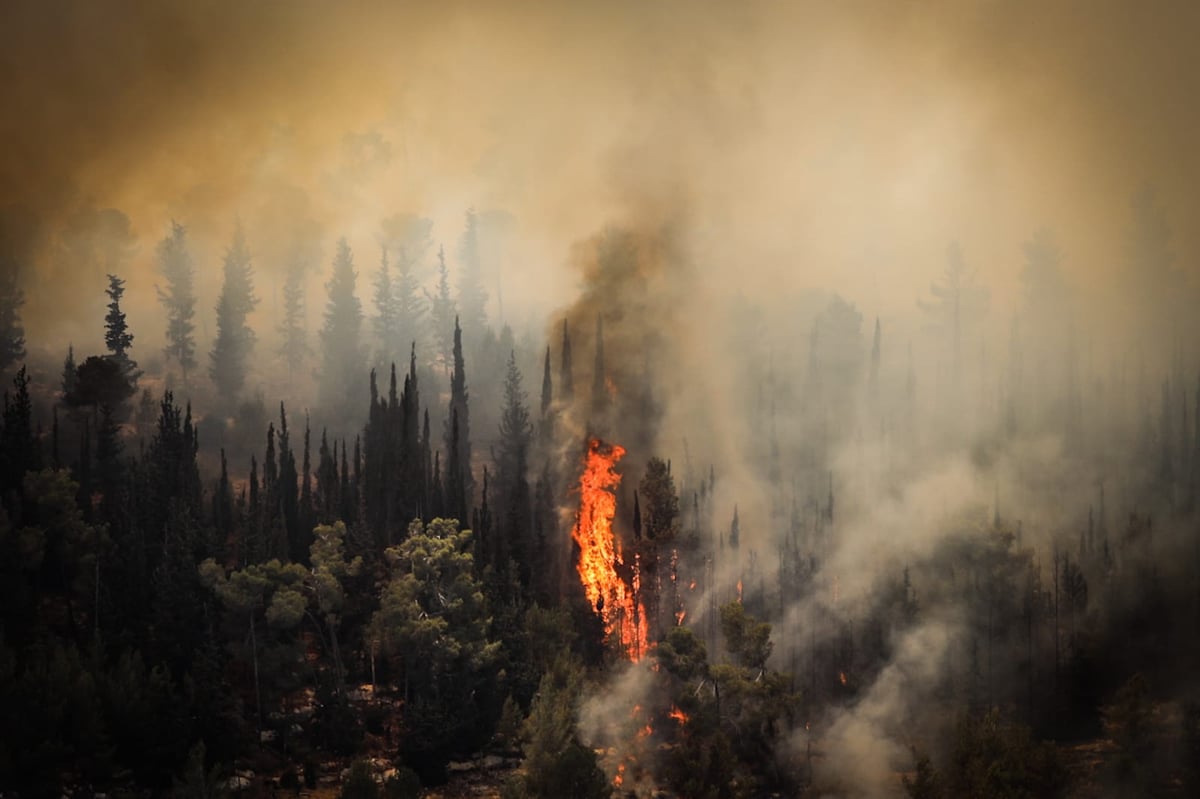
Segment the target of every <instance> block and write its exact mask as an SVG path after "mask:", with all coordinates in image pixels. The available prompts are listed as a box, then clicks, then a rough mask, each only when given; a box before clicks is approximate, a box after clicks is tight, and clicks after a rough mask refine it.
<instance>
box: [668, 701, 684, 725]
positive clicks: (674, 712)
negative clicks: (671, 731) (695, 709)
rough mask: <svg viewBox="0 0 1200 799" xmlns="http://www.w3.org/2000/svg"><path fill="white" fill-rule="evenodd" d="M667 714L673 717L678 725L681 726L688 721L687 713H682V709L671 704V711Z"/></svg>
mask: <svg viewBox="0 0 1200 799" xmlns="http://www.w3.org/2000/svg"><path fill="white" fill-rule="evenodd" d="M667 715H668V716H670V717H671V718H673V719H675V720H676V721H678V722H679V726H681V727H682V726H684V725H685V724H687V723H688V715H687V713H684V712H683V711H682V710H680V709H679V708H678V707H676V706H674V705H672V706H671V712H670V713H668V714H667Z"/></svg>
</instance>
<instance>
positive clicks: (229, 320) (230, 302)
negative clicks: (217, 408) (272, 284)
mask: <svg viewBox="0 0 1200 799" xmlns="http://www.w3.org/2000/svg"><path fill="white" fill-rule="evenodd" d="M257 304H258V298H257V297H255V296H254V272H253V269H252V268H251V266H250V251H249V250H248V249H247V248H246V237H245V235H244V234H243V233H242V228H241V226H240V225H239V226H238V228H237V229H236V230H235V231H234V234H233V243H232V244H230V246H229V249H228V250H226V252H225V267H224V281H223V283H222V285H221V295H220V297H219V298H218V299H217V336H216V340H215V341H214V342H213V349H212V352H211V353H210V354H209V360H210V364H209V369H208V374H209V376H210V377H211V378H212V380H213V383H215V384H216V386H217V391H218V392H219V394H220V396H221V398H222V400H223V401H225V402H226V403H232V402H233V401H234V400H235V399H236V398H237V396H238V394H239V393H240V392H241V390H242V387H243V386H244V385H245V382H246V366H247V360H248V358H249V357H250V352H251V350H253V349H254V340H255V337H254V331H252V330H251V329H250V327H249V325H248V324H247V323H246V319H247V317H248V316H249V315H250V313H251V312H252V311H253V310H254V308H255V306H256V305H257Z"/></svg>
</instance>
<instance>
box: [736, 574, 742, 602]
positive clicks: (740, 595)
mask: <svg viewBox="0 0 1200 799" xmlns="http://www.w3.org/2000/svg"><path fill="white" fill-rule="evenodd" d="M737 591H738V604H739V605H740V604H742V581H741V580H738V584H737Z"/></svg>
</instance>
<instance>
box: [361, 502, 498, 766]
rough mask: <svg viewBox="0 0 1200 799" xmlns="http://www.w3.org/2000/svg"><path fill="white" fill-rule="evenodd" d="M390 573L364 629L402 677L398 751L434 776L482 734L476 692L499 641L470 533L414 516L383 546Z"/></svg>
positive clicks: (482, 738)
mask: <svg viewBox="0 0 1200 799" xmlns="http://www.w3.org/2000/svg"><path fill="white" fill-rule="evenodd" d="M385 555H386V558H387V562H388V565H389V569H390V572H391V576H390V579H389V580H388V583H387V585H386V586H385V587H384V589H383V593H382V595H381V597H380V601H379V609H378V610H377V611H376V612H375V614H374V616H373V617H372V619H371V622H370V630H369V635H371V637H372V638H373V640H374V641H377V642H378V643H379V646H380V649H381V651H382V652H383V653H384V654H385V655H387V656H388V657H389V658H390V659H391V662H392V665H393V667H394V668H396V669H397V670H398V671H399V673H400V674H401V675H402V677H403V683H404V686H405V688H404V691H405V697H406V699H407V700H408V701H407V702H406V704H405V728H406V735H405V739H404V743H403V746H402V750H403V751H404V752H406V753H407V754H408V755H410V756H412V757H411V758H410V762H413V763H414V764H416V765H417V767H418V768H420V769H424V771H422V772H421V773H422V778H428V779H436V778H437V777H438V776H439V775H438V771H439V770H440V769H441V768H442V767H444V765H445V762H447V761H448V760H449V758H450V756H451V755H452V754H453V753H455V752H458V751H462V750H465V751H468V752H469V751H473V749H474V748H475V747H477V746H480V745H482V744H483V743H484V742H485V741H486V738H487V734H488V731H487V730H486V725H485V724H483V722H482V721H481V720H480V718H479V715H480V713H481V707H480V701H481V699H482V697H481V695H480V693H479V691H480V689H482V688H483V687H484V684H485V683H486V682H487V681H488V679H490V678H492V677H494V673H493V672H492V668H493V666H494V664H495V663H496V660H497V657H498V654H499V652H500V644H499V642H497V641H493V640H492V639H491V638H490V628H491V618H490V616H489V614H488V608H487V603H486V600H485V597H484V593H483V587H482V585H481V583H480V582H479V580H478V579H477V578H476V576H475V569H474V558H473V557H472V555H471V532H470V531H469V530H463V531H461V532H460V531H459V530H458V523H457V522H455V521H453V520H449V519H433V520H432V521H430V522H429V524H428V525H423V524H422V523H421V522H420V521H419V520H418V521H414V522H413V523H412V524H411V525H410V526H409V531H408V538H407V539H405V541H404V543H402V544H401V545H400V546H397V547H389V548H388V549H387V551H386V552H385Z"/></svg>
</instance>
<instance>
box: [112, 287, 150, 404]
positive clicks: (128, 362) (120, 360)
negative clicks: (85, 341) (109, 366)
mask: <svg viewBox="0 0 1200 799" xmlns="http://www.w3.org/2000/svg"><path fill="white" fill-rule="evenodd" d="M104 293H105V294H107V295H108V314H107V315H106V316H105V317H104V344H105V346H107V347H108V351H109V352H110V353H111V357H112V359H113V360H114V361H116V363H117V364H118V365H119V366H120V367H121V374H122V375H123V376H124V378H125V380H126V381H127V382H128V383H129V393H130V394H132V393H133V392H134V391H135V390H136V388H137V381H138V378H139V377H141V376H142V373H141V372H140V371H138V368H137V361H135V360H133V359H132V358H130V357H129V348H130V347H132V346H133V334H132V333H130V332H129V326H128V325H127V324H126V323H125V312H124V311H122V310H121V297H122V296H123V295H124V294H125V281H124V280H122V279H121V278H119V277H117V276H116V275H109V276H108V288H107V289H105V291H104Z"/></svg>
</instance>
